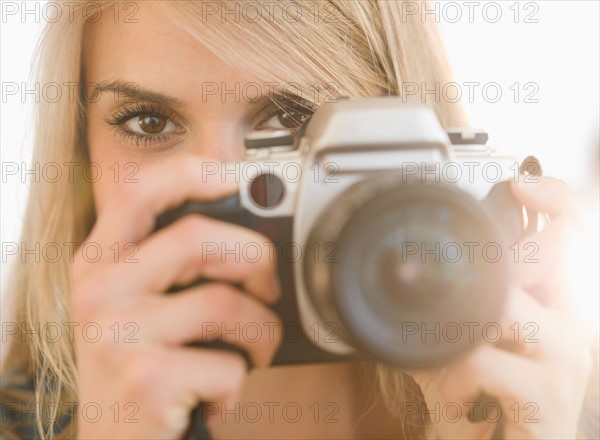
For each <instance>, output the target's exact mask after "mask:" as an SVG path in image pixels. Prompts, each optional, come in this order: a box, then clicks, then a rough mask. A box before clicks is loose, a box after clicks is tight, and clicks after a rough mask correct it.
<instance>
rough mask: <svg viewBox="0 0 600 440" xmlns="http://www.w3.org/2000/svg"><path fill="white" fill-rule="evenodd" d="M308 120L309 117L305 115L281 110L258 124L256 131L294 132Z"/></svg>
mask: <svg viewBox="0 0 600 440" xmlns="http://www.w3.org/2000/svg"><path fill="white" fill-rule="evenodd" d="M309 118H310V115H308V114H306V113H300V112H298V111H294V110H290V111H284V110H281V111H279V112H278V113H277V114H275V115H274V116H272V117H271V118H269V119H268V120H266V121H265V122H262V123H261V124H259V125H258V127H256V129H257V130H261V129H273V130H286V129H287V130H294V129H298V128H300V127H301V126H302V124H304V123H305V122H306V121H307V120H308V119H309Z"/></svg>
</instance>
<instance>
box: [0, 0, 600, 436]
mask: <svg viewBox="0 0 600 440" xmlns="http://www.w3.org/2000/svg"><path fill="white" fill-rule="evenodd" d="M67 3H68V2H67ZM60 4H61V5H62V6H63V7H64V10H65V11H71V12H72V14H69V15H68V16H64V17H63V19H61V20H58V21H56V22H55V23H52V24H49V25H48V26H47V29H46V33H45V35H44V37H43V40H42V44H41V46H40V52H39V55H40V58H39V63H38V64H37V66H36V68H37V70H36V72H37V73H38V75H39V81H40V83H42V84H48V83H50V82H54V83H57V84H60V85H64V84H73V83H78V84H82V93H81V95H80V96H77V95H76V96H75V97H74V98H73V96H71V95H67V93H66V90H67V89H66V88H65V89H64V90H65V92H64V94H63V95H62V97H61V99H60V100H58V101H56V102H41V103H40V104H39V108H38V128H37V137H36V145H35V156H34V161H39V162H41V163H50V162H56V163H58V164H65V163H69V164H75V165H73V166H74V167H75V166H77V167H79V168H75V169H74V172H73V173H72V176H73V179H66V178H65V179H61V180H59V181H56V182H50V181H45V182H40V183H39V184H33V185H32V188H31V196H30V201H29V205H28V208H27V213H26V216H25V218H26V219H27V220H26V224H25V227H24V230H23V237H24V239H23V241H25V242H27V243H35V242H40V243H48V242H53V243H59V244H63V246H67V247H68V246H72V248H71V249H74V248H75V247H77V250H76V251H73V252H72V258H67V257H65V255H66V253H63V258H60V259H59V260H58V261H55V262H50V261H49V259H43V260H42V262H41V263H39V264H38V263H36V262H35V261H30V260H28V259H25V260H24V261H25V262H24V263H23V264H20V265H19V267H18V268H17V271H16V273H15V276H14V277H13V281H12V284H11V286H10V295H11V298H12V301H13V310H14V313H15V314H16V317H17V318H16V319H15V321H16V322H19V323H21V326H20V332H19V333H17V334H16V335H15V336H13V337H12V338H11V351H10V353H9V354H8V356H7V365H6V366H5V369H4V370H5V373H3V394H4V395H3V404H4V405H5V407H4V413H5V414H7V416H8V417H9V420H10V423H7V424H5V425H3V428H2V429H3V431H4V430H5V431H6V432H3V434H5V435H6V436H7V437H8V438H13V437H14V438H19V437H30V436H34V435H39V436H41V437H43V438H52V437H53V436H55V437H56V438H63V437H64V438H73V437H77V438H82V439H83V438H95V439H99V438H102V439H107V438H136V439H137V438H153V439H156V438H180V437H181V436H182V435H183V433H184V431H185V429H186V427H187V424H188V416H189V413H190V411H191V410H192V409H193V408H194V407H195V405H196V404H197V403H198V402H202V401H203V402H213V403H215V405H214V406H212V407H210V408H212V409H214V411H211V416H210V418H209V419H208V421H207V423H208V425H209V427H210V429H211V431H212V433H213V435H214V437H215V438H298V437H302V438H307V437H308V438H311V437H312V438H317V437H318V438H436V437H439V438H490V437H491V436H492V435H493V431H494V429H495V424H494V423H493V420H491V419H489V418H488V419H486V420H483V421H480V422H476V423H471V422H469V420H468V417H467V411H464V413H463V414H458V416H456V414H453V415H448V414H445V415H444V416H442V417H439V414H434V413H433V412H432V410H433V409H435V408H440V407H441V408H448V407H456V405H454V406H452V405H451V406H448V404H449V403H453V404H457V403H458V406H459V407H461V408H465V406H464V404H465V403H466V402H472V401H474V399H476V398H477V396H479V395H480V394H481V393H485V394H488V395H491V396H494V398H495V399H496V400H497V402H498V404H499V406H500V408H501V409H502V412H503V413H504V414H505V415H504V417H503V423H504V427H503V430H504V436H505V437H506V438H573V437H574V436H575V435H576V433H577V430H578V422H579V420H580V416H581V413H582V405H583V402H584V394H585V390H586V386H587V384H588V378H589V376H590V371H591V365H592V362H591V355H590V346H591V338H590V336H589V335H588V334H587V333H585V332H584V331H583V330H582V329H581V327H580V325H579V324H578V321H577V319H576V317H574V316H573V314H572V313H571V311H570V309H569V305H568V289H567V286H565V285H564V283H562V278H561V273H560V270H559V269H560V267H561V264H560V256H561V249H562V247H563V246H564V244H565V242H566V241H567V240H568V237H569V234H570V233H571V229H572V225H573V224H576V223H577V221H578V217H577V212H578V206H577V201H576V200H575V198H574V196H573V195H572V194H571V193H570V191H569V190H568V189H567V188H566V186H565V185H564V184H563V183H562V182H560V181H557V180H554V179H542V180H541V182H540V184H539V185H537V186H536V187H535V188H531V187H530V186H527V185H517V184H516V185H512V189H513V191H514V194H515V196H516V197H517V198H518V199H519V200H520V201H521V202H522V203H523V204H524V205H525V206H527V207H531V208H533V209H536V210H539V211H544V212H548V213H549V214H550V215H551V217H552V220H553V221H552V224H551V225H550V226H549V227H548V228H547V229H545V230H544V231H543V232H540V233H537V234H535V235H534V236H531V237H528V240H529V241H536V242H537V243H538V244H539V249H540V253H541V257H540V261H541V263H540V264H537V265H535V267H530V266H527V267H525V266H524V265H523V266H521V267H519V268H518V270H517V276H516V277H515V280H514V284H515V288H514V289H513V290H512V291H511V293H510V295H509V298H508V300H507V307H506V310H505V311H504V314H503V318H502V321H501V325H502V328H504V329H505V330H506V331H505V334H506V335H509V334H512V333H510V331H509V330H508V329H509V328H510V325H511V323H514V322H519V323H521V322H530V321H531V322H535V323H537V324H538V325H539V336H538V338H539V343H536V344H533V345H532V344H529V345H528V344H524V343H523V341H521V340H520V341H519V343H517V344H513V345H512V346H510V347H508V348H507V347H506V346H505V345H502V346H500V345H492V344H485V345H483V346H481V347H479V348H477V349H475V350H473V351H472V352H471V353H470V354H469V355H468V356H466V357H464V358H463V359H460V360H459V361H456V362H454V363H452V364H449V365H447V366H446V367H444V368H443V369H439V370H435V371H434V370H431V371H414V372H410V373H411V375H408V374H406V372H401V371H399V370H397V369H392V368H389V367H384V366H376V367H363V366H359V365H355V364H352V363H347V364H339V365H320V366H311V367H286V368H278V369H262V368H258V369H256V370H255V371H254V372H252V373H251V374H249V375H247V374H246V367H245V363H244V361H243V359H242V358H241V357H240V356H238V355H236V354H234V353H229V352H221V351H211V350H207V349H190V348H184V345H185V344H186V343H188V342H192V341H194V340H199V339H200V338H201V337H202V336H203V334H202V332H203V328H202V323H203V322H206V321H214V322H225V323H229V324H233V323H235V322H241V323H242V324H243V323H247V322H265V321H268V322H272V321H276V320H277V317H276V316H274V314H273V312H272V311H271V310H270V309H269V308H268V306H267V305H268V304H269V303H272V302H274V301H275V300H276V299H277V298H278V296H279V295H280V292H279V290H280V289H279V286H278V283H277V280H276V272H275V269H274V267H273V264H272V262H270V261H267V259H261V260H260V261H259V262H258V263H249V262H247V261H244V260H243V259H242V260H241V261H238V262H231V261H225V262H222V261H211V260H210V259H209V260H208V261H207V260H206V259H203V258H202V255H201V253H200V250H201V249H202V246H201V244H202V243H204V242H205V241H207V240H209V239H215V238H217V239H218V240H225V241H226V242H227V243H230V244H234V243H236V242H237V243H242V244H243V243H249V242H253V243H263V242H264V238H263V237H261V236H260V235H258V234H257V233H256V232H254V231H250V230H248V229H244V228H241V227H238V226H234V225H231V224H226V223H223V222H219V221H216V220H211V219H208V218H204V217H199V216H195V217H189V218H185V219H182V220H180V221H178V222H176V223H174V224H173V225H171V226H169V227H168V228H165V229H163V230H161V231H160V232H157V233H152V229H153V225H154V220H155V217H156V215H157V214H159V213H161V212H163V211H165V210H166V209H168V208H171V207H174V206H177V205H178V204H180V203H181V202H183V201H184V200H186V199H196V200H216V199H219V198H222V197H225V196H227V195H229V194H231V193H233V192H235V190H236V188H237V185H236V183H235V182H231V181H221V180H220V179H219V176H218V175H216V176H214V177H212V178H211V177H207V176H206V175H202V174H201V173H199V172H198V170H201V169H202V166H203V164H205V163H207V162H210V161H213V162H218V163H221V162H233V161H237V160H241V159H242V158H243V155H244V146H243V139H244V135H245V134H246V133H247V132H248V131H250V130H272V129H276V128H283V129H287V130H290V131H291V132H292V133H296V132H297V130H298V129H299V128H300V126H301V125H302V123H303V122H304V121H305V120H306V118H307V117H308V116H309V115H310V114H311V112H312V111H314V109H315V108H316V107H317V106H318V105H319V104H321V103H322V102H324V101H326V100H327V99H335V98H337V97H340V96H349V97H368V96H379V95H381V94H391V95H399V94H400V92H401V90H402V88H401V86H402V84H404V83H408V82H413V83H417V84H425V85H432V84H435V83H440V84H445V83H448V82H449V81H450V80H451V77H450V74H449V69H448V66H447V63H446V61H445V59H444V56H443V50H442V46H441V43H440V41H439V38H438V36H437V33H436V31H435V29H434V28H433V26H432V23H431V22H430V21H429V22H425V23H423V22H421V21H420V20H419V18H418V17H417V16H416V15H415V16H412V15H410V16H403V15H402V3H401V2H390V1H387V0H381V1H372V2H364V1H349V0H339V1H333V0H331V1H328V2H319V3H313V2H296V3H293V7H292V6H287V7H284V6H282V5H281V4H278V5H275V4H274V3H273V2H264V3H260V2H249V3H244V2H241V3H240V2H228V3H221V2H141V3H132V2H129V3H120V4H119V3H115V2H101V3H97V2H96V3H88V2H78V3H77V4H76V5H71V6H67V4H66V3H64V4H63V3H60ZM286 5H288V3H286ZM69 8H70V9H69ZM256 11H259V13H260V15H259V14H258V13H257V12H256ZM248 84H258V85H259V93H258V94H257V93H256V91H255V90H256V89H252V90H250V89H249V88H248V87H245V85H248ZM291 84H293V89H294V92H295V95H297V98H295V99H289V97H290V94H289V93H283V92H282V90H284V89H285V86H286V85H287V86H289V85H291ZM290 89H291V88H290V87H288V88H287V90H288V91H289V90H290ZM257 95H259V96H261V97H262V96H267V97H268V98H269V99H267V100H266V101H265V100H262V99H253V98H256V97H257ZM71 98H73V99H71ZM250 98H252V99H250ZM259 103H260V105H259ZM427 104H428V105H430V106H432V107H433V108H434V110H435V111H436V113H437V115H438V118H439V119H440V121H441V122H442V124H443V125H444V126H446V127H449V126H465V125H466V123H465V119H464V116H463V113H462V110H461V108H460V106H459V105H458V104H450V103H448V102H443V101H441V102H434V101H431V102H427ZM90 162H91V163H94V164H95V165H94V166H93V167H89V166H88V167H85V166H84V165H85V164H88V163H90ZM84 170H85V172H83V171H84ZM80 171H81V172H80ZM100 173H101V174H100ZM73 243H77V244H73ZM82 243H83V244H82ZM66 244H69V245H66ZM190 244H192V245H190ZM82 249H86V252H85V253H84V252H82ZM88 251H89V252H88ZM90 252H91V253H90ZM94 252H95V253H94ZM263 255H268V252H266V251H265V252H263ZM131 263H133V264H131ZM200 276H205V277H207V278H210V279H212V280H215V282H213V283H210V284H206V285H203V286H200V287H194V288H189V289H186V290H185V291H184V292H181V293H179V294H178V295H173V296H168V297H167V296H166V295H164V294H163V293H164V292H165V291H166V290H167V289H168V288H169V287H170V286H172V285H174V284H177V285H181V286H184V285H186V284H189V283H190V282H191V281H193V280H194V279H197V278H198V277H200ZM232 284H235V285H237V286H239V287H232ZM56 323H60V324H61V326H62V328H63V329H64V328H70V329H72V332H70V333H67V332H63V333H62V337H60V338H58V340H55V339H56V338H48V337H39V338H36V337H31V334H30V333H27V329H31V328H35V326H36V325H37V326H39V328H41V329H45V328H48V325H49V324H56ZM66 323H71V325H70V327H69V326H67V325H66ZM83 329H85V331H82V330H83ZM90 329H92V330H95V331H96V333H95V334H92V335H90V333H89V330H90ZM67 334H69V335H72V337H66V335H67ZM220 336H222V337H223V338H225V337H226V335H224V334H223V335H220ZM279 342H280V341H279V340H267V339H261V340H259V341H257V342H253V343H252V344H249V343H244V342H243V341H242V348H244V349H245V350H246V351H247V352H248V354H249V356H250V358H251V360H252V361H253V363H254V364H256V365H257V366H258V367H262V366H266V365H268V364H269V362H270V360H271V359H272V356H273V355H274V353H275V351H276V349H277V346H278V344H279ZM373 378H375V379H376V380H377V382H378V384H379V387H375V386H374V384H373V382H372V380H371V379H373ZM376 389H378V390H379V391H377V392H375V393H374V395H368V396H367V398H365V390H368V392H372V390H376ZM28 390H32V392H34V393H35V399H36V400H35V401H36V405H35V421H33V420H32V417H31V413H30V414H29V416H27V414H26V413H27V411H28V410H29V411H31V406H27V405H25V404H23V405H19V403H21V402H27V401H28V399H29V398H30V397H31V396H30V395H29V394H28ZM380 397H381V399H380ZM74 402H78V403H79V407H78V408H74V406H73V403H74ZM257 402H258V403H259V406H260V407H262V408H267V407H268V408H270V409H272V410H273V411H272V412H271V413H269V417H267V416H264V417H260V418H259V419H256V418H254V416H248V414H247V412H246V413H245V415H244V408H246V409H247V408H249V407H248V404H249V403H254V404H256V403H257ZM290 402H294V408H296V409H297V408H298V407H299V408H300V411H301V412H302V411H304V416H303V417H300V418H299V419H297V417H296V416H293V417H292V416H290V415H289V414H288V413H287V412H286V413H284V412H283V411H280V410H279V408H280V407H283V406H285V405H286V403H290ZM382 402H384V403H385V404H386V405H385V406H383V405H382ZM423 402H424V403H425V404H426V406H425V405H423V404H422V403H423ZM240 403H241V406H240ZM407 403H411V404H413V405H412V406H410V411H409V410H408V408H409V406H408V405H407ZM236 404H238V406H237V407H236ZM29 405H30V404H29ZM515 405H516V406H515ZM287 408H288V409H289V408H290V406H288V407H287ZM309 408H310V409H309ZM414 408H417V410H416V411H414V410H413V409H414ZM232 409H233V412H234V413H235V412H236V411H237V416H236V415H235V414H234V415H233V416H231V413H232ZM90 411H91V413H90ZM286 411H287V410H286ZM240 412H241V413H242V415H243V416H242V417H241V418H240V417H239V413H240ZM307 414H310V415H307ZM507 415H509V416H507ZM271 416H272V417H271ZM532 421H533V422H534V423H531V422H532Z"/></svg>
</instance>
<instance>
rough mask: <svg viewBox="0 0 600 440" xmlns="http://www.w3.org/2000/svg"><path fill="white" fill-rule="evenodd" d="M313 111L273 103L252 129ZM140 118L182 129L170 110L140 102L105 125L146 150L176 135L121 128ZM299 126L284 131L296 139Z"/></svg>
mask: <svg viewBox="0 0 600 440" xmlns="http://www.w3.org/2000/svg"><path fill="white" fill-rule="evenodd" d="M315 110H316V106H315V105H314V104H312V103H306V104H304V105H303V104H300V103H296V102H290V103H286V104H285V106H284V105H282V104H278V103H277V102H273V103H270V104H269V105H267V106H266V107H264V108H263V109H262V110H261V111H260V112H259V115H258V116H257V118H256V119H257V120H258V121H257V122H255V123H254V124H252V125H253V127H258V126H260V125H262V124H264V123H266V122H267V121H269V120H270V119H271V118H272V117H274V116H277V115H279V114H283V113H286V112H296V113H299V114H300V115H301V116H302V117H310V116H311V115H312V114H313V113H314V112H315ZM140 116H155V117H158V118H161V119H165V120H167V121H171V122H172V123H173V124H174V125H175V126H176V127H178V128H181V127H182V124H181V123H180V122H179V117H178V115H177V114H176V113H175V112H173V111H172V110H170V109H168V108H163V107H162V106H159V105H155V104H146V103H142V102H140V103H135V104H132V105H130V106H124V107H121V108H120V109H118V110H117V111H116V112H115V113H114V114H113V115H112V116H111V117H110V118H109V119H107V120H106V123H107V124H109V125H110V126H112V127H113V130H114V132H115V134H116V136H117V137H118V138H119V139H120V140H125V141H126V142H131V143H132V144H134V145H135V146H136V147H140V145H143V146H144V147H145V148H147V147H150V146H153V145H156V144H166V143H168V142H169V141H170V140H172V138H173V137H174V136H176V135H177V133H168V134H148V135H141V134H138V133H133V132H132V131H130V130H129V129H127V128H125V127H124V126H123V125H124V124H125V123H126V122H128V121H130V120H131V119H133V118H136V117H140ZM301 126H302V125H300V126H299V127H297V128H286V130H288V131H290V132H291V134H292V135H293V136H294V137H296V136H297V134H298V131H299V130H300V127H301Z"/></svg>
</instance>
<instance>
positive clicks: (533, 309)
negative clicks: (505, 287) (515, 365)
mask: <svg viewBox="0 0 600 440" xmlns="http://www.w3.org/2000/svg"><path fill="white" fill-rule="evenodd" d="M551 324H552V323H551V322H549V316H548V312H547V310H546V309H544V307H543V306H542V305H541V304H540V303H539V302H538V301H537V300H536V299H535V298H533V297H532V296H531V295H529V294H528V293H527V292H525V291H523V290H522V289H518V288H514V289H511V291H510V292H509V293H508V295H507V299H506V303H505V306H504V310H503V312H502V316H501V318H500V320H499V322H498V325H499V329H498V330H499V331H498V335H495V336H494V340H493V341H490V342H493V343H494V344H495V346H496V347H498V348H501V349H504V350H508V351H511V352H513V353H516V354H520V355H522V356H530V357H535V356H541V355H542V354H543V353H544V351H543V350H544V345H543V344H541V340H540V338H541V334H542V333H543V334H545V333H546V332H545V330H547V327H548V326H549V325H551Z"/></svg>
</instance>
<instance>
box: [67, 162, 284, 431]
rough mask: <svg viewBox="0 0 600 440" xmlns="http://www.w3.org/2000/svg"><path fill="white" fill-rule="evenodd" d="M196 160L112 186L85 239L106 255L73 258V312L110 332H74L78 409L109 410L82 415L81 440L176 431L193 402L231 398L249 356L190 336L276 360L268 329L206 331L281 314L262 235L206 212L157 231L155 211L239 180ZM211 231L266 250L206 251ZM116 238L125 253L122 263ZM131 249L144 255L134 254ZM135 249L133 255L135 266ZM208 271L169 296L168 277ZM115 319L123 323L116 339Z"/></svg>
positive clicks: (182, 281)
mask: <svg viewBox="0 0 600 440" xmlns="http://www.w3.org/2000/svg"><path fill="white" fill-rule="evenodd" d="M201 169H202V162H201V161H200V160H199V159H197V158H186V159H185V160H174V161H171V162H170V163H165V164H159V165H153V166H149V167H147V168H146V169H145V170H144V171H143V172H142V173H141V174H140V175H139V183H138V184H132V185H131V186H128V187H127V188H126V190H125V191H117V192H115V194H114V197H113V198H112V199H111V200H110V201H108V203H107V204H106V205H105V206H104V207H103V208H102V209H101V212H100V213H99V216H98V219H97V222H96V224H95V226H94V228H93V230H92V232H91V234H90V235H89V237H88V238H87V240H86V244H87V243H95V244H97V245H98V246H99V247H100V249H102V251H103V253H102V258H101V259H100V260H99V261H97V262H94V263H91V262H89V261H90V259H89V258H87V259H86V258H83V257H82V255H78V256H77V257H76V259H75V261H74V263H73V265H72V273H71V276H72V301H71V302H72V304H71V305H72V309H73V310H72V311H73V317H74V320H75V321H76V322H77V323H78V324H79V325H81V326H82V327H83V326H85V325H86V324H90V323H92V324H93V326H94V327H99V328H100V329H101V330H102V332H103V333H102V337H101V338H100V339H99V340H98V341H92V342H91V341H90V340H87V339H84V338H83V337H79V338H77V340H76V341H75V347H76V354H77V368H78V394H79V405H80V406H79V408H80V409H81V408H82V407H84V406H85V405H86V404H89V403H93V404H94V405H95V406H96V407H99V408H100V409H101V411H102V416H101V417H100V418H99V420H96V421H95V422H93V421H92V420H90V419H89V417H88V418H86V417H78V430H79V432H78V438H80V439H83V438H94V439H99V438H136V439H141V438H152V439H159V438H178V437H181V435H182V434H183V432H184V431H185V429H186V427H187V425H188V423H189V420H188V419H189V413H190V411H191V409H193V408H194V407H195V406H196V404H197V403H198V402H200V401H213V402H218V403H225V404H227V403H229V404H232V403H233V402H235V401H236V400H237V398H238V394H239V392H240V387H241V385H242V383H243V380H244V378H245V375H246V364H245V361H244V360H243V358H242V357H241V356H240V355H238V354H234V353H231V352H223V351H219V350H211V349H200V348H190V347H186V346H185V344H187V343H190V342H194V341H200V340H204V341H206V340H207V338H208V337H209V336H210V337H211V338H213V339H215V338H219V339H223V340H224V341H226V342H229V343H233V344H237V345H238V346H241V348H243V349H245V350H246V351H247V353H248V354H249V356H250V358H251V359H252V361H253V363H254V364H255V365H257V366H264V365H267V364H269V363H270V361H271V359H272V357H273V356H274V354H275V351H276V349H277V346H278V345H279V342H280V340H279V339H280V335H275V337H273V335H272V333H273V332H270V333H269V332H268V331H266V330H265V331H263V336H262V337H261V338H260V339H259V340H258V341H255V340H252V341H246V340H244V338H237V337H235V336H236V335H233V340H228V339H227V338H226V337H225V335H224V334H221V333H219V334H213V333H212V332H211V334H210V335H208V334H207V331H206V327H205V326H204V324H205V323H206V322H211V323H215V324H217V326H218V329H219V330H221V331H222V330H224V329H232V328H235V326H236V325H240V326H242V327H243V326H244V324H246V323H249V322H254V323H270V324H271V325H273V323H277V322H279V319H278V318H277V316H276V315H275V314H274V313H273V312H272V311H271V310H270V309H269V308H268V307H267V306H266V305H265V304H264V303H267V302H274V301H275V300H276V299H277V298H278V295H279V294H280V293H279V285H278V281H277V278H276V270H275V267H274V262H273V261H269V260H268V258H269V255H270V253H269V250H268V248H267V246H266V243H268V240H267V239H266V238H265V237H263V236H261V235H259V234H258V233H256V232H253V231H250V230H248V229H245V228H242V227H240V226H237V225H232V224H228V223H224V222H221V221H218V220H214V219H209V218H206V217H203V216H200V215H189V216H186V217H185V218H182V219H180V220H178V221H176V222H174V223H173V224H171V225H169V226H168V227H165V228H163V229H161V230H160V231H158V232H156V233H154V234H152V235H150V233H151V232H152V230H153V228H154V224H155V219H156V217H157V215H159V214H160V213H162V212H165V211H166V210H168V209H172V208H174V207H176V206H178V205H180V204H181V203H183V202H184V201H185V200H187V199H190V200H192V199H195V200H216V199H220V198H223V197H226V196H227V195H230V194H231V193H232V192H233V191H235V189H236V188H237V185H235V184H231V183H224V182H219V181H217V177H218V176H208V177H209V178H208V182H206V178H207V176H202V175H201V173H200V172H199V170H201ZM173 176H177V178H176V179H174V178H173ZM202 179H205V180H204V181H202ZM209 240H210V241H213V242H218V243H223V244H224V245H226V246H227V249H234V248H235V247H234V246H235V244H236V243H238V244H240V243H241V245H242V246H243V245H244V244H245V243H250V242H252V243H253V244H254V243H255V244H256V245H258V246H260V247H261V249H262V256H261V257H260V258H259V260H258V261H254V260H253V261H252V262H248V261H244V259H237V261H236V259H234V258H229V259H226V260H224V261H223V260H222V259H221V258H219V257H220V255H218V254H217V255H203V252H202V250H203V246H202V244H203V243H205V242H206V241H209ZM114 243H118V250H119V252H120V255H121V256H122V257H121V258H119V259H118V261H117V262H115V261H114V256H115V252H114V251H115V249H116V248H115V247H114ZM131 243H134V244H135V245H134V246H132V245H131ZM82 247H83V246H82ZM132 248H134V249H137V253H136V254H135V255H134V256H130V258H129V259H127V258H126V256H127V253H128V251H129V252H131V249H132ZM109 249H110V251H109ZM132 258H135V260H133V261H136V260H137V262H129V263H128V262H127V261H131V260H132ZM201 277H202V278H210V279H212V280H221V281H223V282H212V283H209V284H204V285H202V286H199V287H193V288H188V289H186V290H184V291H181V292H178V293H177V294H173V295H165V294H164V292H165V291H166V290H167V289H168V288H169V287H171V286H173V285H186V284H189V283H191V282H192V281H194V280H196V279H198V278H201ZM233 283H235V284H237V285H240V286H242V287H241V288H240V289H238V288H234V287H232V286H231V284H233ZM127 324H129V328H128V329H129V330H136V332H135V333H134V338H127V337H126V336H127V335H129V336H132V335H131V331H128V332H126V331H125V330H128V329H126V328H124V327H125V325H127ZM115 325H117V326H118V330H120V331H121V336H120V337H118V338H117V337H116V334H117V333H115V332H114V330H115V327H114V326H115ZM109 329H110V330H109ZM214 329H215V327H214V326H213V327H211V331H214ZM111 330H112V331H111ZM229 336H232V335H228V337H229ZM94 339H96V338H94ZM128 342H129V343H128ZM131 342H133V343H131ZM115 405H117V407H116V408H115ZM116 411H120V417H117V416H116V415H117V412H116ZM80 412H81V411H80Z"/></svg>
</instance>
